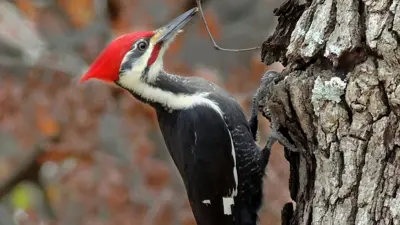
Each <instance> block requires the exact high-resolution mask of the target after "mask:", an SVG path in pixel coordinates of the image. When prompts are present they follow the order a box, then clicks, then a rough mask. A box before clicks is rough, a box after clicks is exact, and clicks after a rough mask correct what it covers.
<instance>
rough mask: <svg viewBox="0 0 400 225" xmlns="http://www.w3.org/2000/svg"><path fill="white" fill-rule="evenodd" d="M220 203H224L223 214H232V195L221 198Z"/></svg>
mask: <svg viewBox="0 0 400 225" xmlns="http://www.w3.org/2000/svg"><path fill="white" fill-rule="evenodd" d="M222 203H223V205H224V214H225V215H231V214H232V208H231V207H232V205H234V204H235V202H234V201H233V198H232V197H229V198H222Z"/></svg>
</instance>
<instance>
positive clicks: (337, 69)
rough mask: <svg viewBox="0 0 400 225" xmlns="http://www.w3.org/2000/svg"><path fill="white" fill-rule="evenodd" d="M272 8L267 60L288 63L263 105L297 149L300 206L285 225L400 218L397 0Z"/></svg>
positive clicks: (294, 182)
mask: <svg viewBox="0 0 400 225" xmlns="http://www.w3.org/2000/svg"><path fill="white" fill-rule="evenodd" d="M275 15H276V16H278V17H279V24H278V26H277V28H276V30H275V33H274V34H273V35H272V36H271V37H270V38H268V39H267V40H266V41H265V42H264V44H263V51H262V52H263V53H262V60H263V61H264V62H265V63H266V64H270V63H272V62H275V61H280V62H282V63H283V64H284V66H286V68H285V70H284V71H283V72H282V74H281V76H282V77H281V79H279V80H277V81H276V82H274V83H269V84H263V86H262V87H261V90H263V89H264V92H261V93H264V94H263V96H262V98H261V100H260V104H261V106H262V111H263V112H264V115H267V114H268V115H270V117H271V119H272V120H273V119H274V118H275V121H276V122H275V127H278V130H279V131H280V132H281V133H282V134H283V135H284V136H285V137H286V138H287V139H288V140H289V141H290V142H292V143H293V144H294V145H295V146H296V147H297V148H298V149H299V150H300V152H299V153H296V152H289V151H288V150H286V148H285V151H286V158H287V159H288V161H289V162H290V172H291V176H290V182H289V186H290V187H289V188H290V192H291V197H292V199H293V200H294V201H295V202H296V205H293V206H292V204H291V203H288V204H286V205H285V207H284V209H283V210H282V224H324V225H326V224H340V225H345V224H359V225H361V224H365V225H371V224H387V225H396V224H400V188H399V186H400V126H399V124H400V123H399V121H400V0H309V1H307V2H306V3H301V2H300V1H297V0H289V1H287V2H285V3H284V4H283V5H282V6H281V8H279V9H277V10H275ZM266 89H268V90H266ZM273 122H274V121H272V123H273ZM294 208H295V210H294V211H293V209H294Z"/></svg>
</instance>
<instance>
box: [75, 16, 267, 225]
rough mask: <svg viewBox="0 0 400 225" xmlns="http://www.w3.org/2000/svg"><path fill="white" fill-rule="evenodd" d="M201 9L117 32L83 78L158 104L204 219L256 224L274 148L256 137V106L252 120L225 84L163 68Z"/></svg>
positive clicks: (218, 224) (204, 222)
mask: <svg viewBox="0 0 400 225" xmlns="http://www.w3.org/2000/svg"><path fill="white" fill-rule="evenodd" d="M197 11H198V8H193V9H191V10H189V11H187V12H185V13H184V14H182V15H180V16H179V17H177V18H176V19H174V20H173V21H172V22H170V23H169V24H167V25H165V26H164V27H162V28H160V29H157V30H155V31H146V32H134V33H130V34H126V35H123V36H120V37H118V38H117V39H115V40H113V41H112V42H111V43H110V44H109V45H108V46H107V47H106V48H105V49H104V50H103V52H102V53H101V54H100V56H99V57H98V58H97V59H96V60H95V61H94V62H93V63H92V65H91V66H90V68H89V70H88V71H87V73H86V74H85V75H84V76H83V77H82V78H81V80H80V81H81V82H83V81H86V80H88V79H90V78H97V79H100V80H103V81H106V82H111V83H115V84H117V85H118V86H120V87H121V88H123V89H126V90H128V91H129V92H130V93H131V94H132V95H133V96H134V97H136V98H137V99H139V100H141V101H143V102H145V103H147V104H150V105H151V106H153V107H154V109H155V110H156V112H157V119H158V123H159V127H160V129H161V132H162V135H163V137H164V141H165V144H166V146H167V148H168V150H169V153H170V154H171V156H172V158H173V160H174V163H175V165H176V166H177V168H178V170H179V173H180V175H181V177H182V179H183V182H184V185H185V187H186V192H187V195H188V198H189V201H190V204H191V208H192V211H193V213H194V216H195V219H196V222H197V224H199V225H232V224H237V225H255V224H256V223H257V218H258V216H257V212H258V210H259V208H260V206H261V203H262V197H263V191H262V184H263V175H264V169H265V167H266V165H267V163H268V158H269V152H270V151H269V149H266V150H265V151H262V150H261V149H260V148H259V147H258V146H257V144H256V142H255V136H256V135H255V132H257V110H253V116H252V119H251V120H250V121H251V124H252V125H251V126H250V125H249V124H250V122H248V121H247V120H246V116H245V114H244V113H243V111H242V109H241V107H240V105H239V104H238V102H237V101H236V100H235V99H234V98H233V97H232V96H231V95H230V94H228V93H227V92H226V91H224V90H223V89H221V88H219V87H218V86H216V85H215V84H213V83H211V82H209V81H206V80H204V79H202V78H198V77H181V76H177V75H172V74H169V73H167V72H165V71H164V70H163V60H162V58H163V55H164V53H165V51H166V50H167V48H168V45H169V44H170V43H171V42H172V41H173V39H174V38H175V37H176V35H177V34H178V33H179V31H180V29H181V28H182V27H183V26H184V25H185V24H186V23H188V22H189V21H190V19H191V18H192V17H193V16H194V15H195V14H196V12H197Z"/></svg>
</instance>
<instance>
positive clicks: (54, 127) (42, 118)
mask: <svg viewBox="0 0 400 225" xmlns="http://www.w3.org/2000/svg"><path fill="white" fill-rule="evenodd" d="M36 126H37V127H38V128H39V131H40V132H41V134H43V135H44V136H55V135H58V133H59V132H60V124H59V123H58V122H57V120H56V119H55V118H54V117H53V116H52V115H51V114H50V113H49V112H48V111H47V110H46V109H44V108H43V107H38V109H37V112H36Z"/></svg>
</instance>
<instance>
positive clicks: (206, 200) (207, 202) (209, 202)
mask: <svg viewBox="0 0 400 225" xmlns="http://www.w3.org/2000/svg"><path fill="white" fill-rule="evenodd" d="M202 203H203V204H205V205H211V201H210V200H209V199H205V200H203V201H202Z"/></svg>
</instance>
